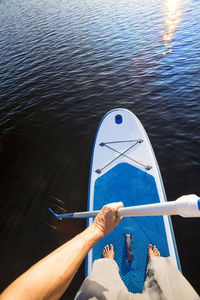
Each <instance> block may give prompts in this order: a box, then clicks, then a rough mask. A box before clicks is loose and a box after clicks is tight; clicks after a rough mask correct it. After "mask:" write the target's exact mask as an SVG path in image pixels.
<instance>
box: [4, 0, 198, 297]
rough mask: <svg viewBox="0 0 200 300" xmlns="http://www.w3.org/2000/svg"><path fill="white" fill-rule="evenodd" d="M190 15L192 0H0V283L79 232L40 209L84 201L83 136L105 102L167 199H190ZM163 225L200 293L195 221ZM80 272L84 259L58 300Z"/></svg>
mask: <svg viewBox="0 0 200 300" xmlns="http://www.w3.org/2000/svg"><path fill="white" fill-rule="evenodd" d="M199 16H200V1H199V0H144V1H141V0H118V1H117V2H116V1H114V0H68V1H67V0H54V1H52V0H48V1H47V0H44V1H39V0H32V1H25V0H18V1H17V0H0V22H1V23H0V25H1V26H0V111H1V114H0V176H1V180H0V205H1V209H0V240H1V247H0V265H1V280H0V284H1V287H0V288H1V290H3V288H5V287H6V286H7V285H8V284H9V283H10V282H11V281H12V280H14V279H15V278H16V277H17V276H18V275H20V274H21V273H22V272H24V271H25V270H26V269H27V268H28V267H30V266H31V265H32V264H33V263H35V262H37V261H38V260H39V259H41V258H42V257H43V256H45V255H46V254H47V253H49V252H50V251H51V250H53V249H55V248H56V247H57V246H59V245H60V244H62V243H63V242H64V241H66V240H68V239H70V238H71V237H73V236H74V235H76V234H77V233H79V232H80V231H81V230H82V229H83V228H84V227H85V221H75V220H73V221H63V222H59V221H55V220H54V219H53V218H52V216H51V215H50V214H49V212H48V210H47V208H48V207H49V206H52V207H57V208H59V207H61V208H63V209H66V210H68V211H78V210H85V209H86V208H87V191H88V179H89V167H90V157H91V153H92V144H93V139H94V136H95V132H96V130H97V127H98V123H99V121H100V120H101V118H102V117H103V115H104V114H105V113H106V112H107V111H108V110H110V109H113V108H116V107H124V108H128V109H130V110H131V111H132V112H133V113H135V114H136V115H137V116H138V118H139V119H140V120H141V122H142V123H143V125H144V127H145V129H146V131H147V133H148V134H149V137H150V140H151V142H152V145H153V148H154V151H155V153H156V156H157V159H158V162H159V165H160V169H161V173H162V177H163V181H164V185H165V189H166V193H167V196H168V200H174V199H176V198H177V197H179V196H181V195H183V194H190V193H195V194H197V195H200V184H199V176H200V154H199V153H200V118H199V114H200V42H199V39H200V26H199ZM52 196H54V197H57V198H59V199H62V202H60V201H58V200H56V199H53V198H52ZM172 222H173V225H174V232H175V237H176V241H177V246H178V250H179V256H180V261H181V265H182V271H183V274H184V275H185V276H186V278H187V279H188V280H189V281H190V283H191V284H192V285H193V286H194V287H195V288H196V290H197V292H199V293H200V284H199V277H200V271H199V270H200V260H199V252H200V246H199V239H200V230H199V226H200V220H199V219H183V218H181V217H178V216H177V217H173V218H172ZM83 278H84V265H83V266H82V267H81V268H80V271H79V272H78V273H77V275H76V277H75V280H74V281H73V282H72V284H71V286H70V288H69V290H68V292H67V293H66V294H65V295H64V296H63V299H73V296H74V294H75V292H76V291H77V289H78V288H79V286H80V284H81V282H82V280H83Z"/></svg>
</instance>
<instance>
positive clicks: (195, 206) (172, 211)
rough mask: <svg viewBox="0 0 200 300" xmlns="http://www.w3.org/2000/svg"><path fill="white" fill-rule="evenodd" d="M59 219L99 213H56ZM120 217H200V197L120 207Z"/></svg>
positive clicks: (84, 216) (88, 216)
mask: <svg viewBox="0 0 200 300" xmlns="http://www.w3.org/2000/svg"><path fill="white" fill-rule="evenodd" d="M50 211H51V212H52V213H53V214H54V216H55V217H56V218H57V219H63V218H94V217H96V215H97V214H98V213H99V210H96V211H86V212H75V213H68V214H59V215H58V214H55V213H54V212H53V211H52V210H51V209H50ZM117 215H118V216H119V217H138V216H161V215H181V216H182V217H200V199H199V198H198V197H197V196H196V195H188V196H182V197H180V198H178V199H177V200H175V201H171V202H163V203H154V204H146V205H138V206H130V207H124V208H119V209H118V211H117Z"/></svg>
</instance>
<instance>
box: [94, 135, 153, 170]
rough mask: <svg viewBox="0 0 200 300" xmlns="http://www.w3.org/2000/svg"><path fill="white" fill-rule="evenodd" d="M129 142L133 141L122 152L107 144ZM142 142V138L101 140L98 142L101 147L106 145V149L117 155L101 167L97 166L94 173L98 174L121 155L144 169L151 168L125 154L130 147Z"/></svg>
mask: <svg viewBox="0 0 200 300" xmlns="http://www.w3.org/2000/svg"><path fill="white" fill-rule="evenodd" d="M130 142H133V143H134V144H133V145H131V146H130V147H129V148H128V149H126V150H125V151H123V152H120V151H118V150H116V149H114V148H112V147H111V146H108V145H109V144H119V143H130ZM142 142H143V140H141V139H138V140H127V141H113V142H106V143H104V142H102V143H100V144H99V146H101V147H104V146H105V147H107V148H108V149H110V150H112V151H114V152H116V153H118V154H119V155H118V156H117V157H115V158H114V159H113V160H112V161H110V162H109V163H107V164H106V165H105V166H103V167H102V168H99V169H97V170H95V172H96V173H98V174H100V173H101V172H102V171H103V170H104V169H105V168H107V167H108V166H109V165H111V164H112V163H113V162H114V161H116V160H117V159H118V158H120V157H121V156H124V157H126V158H128V159H130V160H131V161H133V162H135V163H137V164H139V165H140V166H142V167H144V168H145V169H146V170H151V169H152V166H149V165H144V164H143V163H141V162H139V161H137V160H135V159H133V158H132V157H130V156H128V155H125V153H127V152H128V151H129V150H130V149H132V148H133V147H134V146H136V145H137V144H141V143H142Z"/></svg>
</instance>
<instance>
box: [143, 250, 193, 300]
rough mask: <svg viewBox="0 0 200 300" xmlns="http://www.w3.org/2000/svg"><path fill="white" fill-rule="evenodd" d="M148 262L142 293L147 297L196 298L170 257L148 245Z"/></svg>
mask: <svg viewBox="0 0 200 300" xmlns="http://www.w3.org/2000/svg"><path fill="white" fill-rule="evenodd" d="M148 256H149V263H148V266H147V273H146V281H145V284H144V289H143V294H144V295H145V296H147V297H148V299H152V300H153V299H156V300H157V299H167V300H171V299H176V300H179V299H180V300H188V299H190V300H197V299H199V296H198V294H197V293H196V292H195V290H194V289H193V287H192V286H191V285H190V283H189V282H188V281H187V280H186V279H185V277H184V276H183V275H182V274H181V272H179V270H178V268H177V266H176V265H175V264H174V262H173V261H172V259H171V258H170V257H160V253H159V251H158V249H157V248H156V247H155V246H154V247H153V248H152V246H151V245H149V249H148Z"/></svg>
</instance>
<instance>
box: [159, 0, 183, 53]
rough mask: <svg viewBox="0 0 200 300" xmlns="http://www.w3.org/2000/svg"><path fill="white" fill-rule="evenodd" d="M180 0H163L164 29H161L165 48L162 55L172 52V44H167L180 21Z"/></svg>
mask: <svg viewBox="0 0 200 300" xmlns="http://www.w3.org/2000/svg"><path fill="white" fill-rule="evenodd" d="M180 6H181V0H165V12H164V14H165V19H164V22H165V25H166V27H167V28H166V30H165V31H163V42H164V45H165V47H166V48H167V50H166V51H165V52H163V55H166V54H167V53H171V52H172V46H171V45H170V44H169V43H170V42H171V41H172V39H173V36H174V32H175V31H176V29H177V26H178V25H179V23H180V22H181V7H180Z"/></svg>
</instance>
